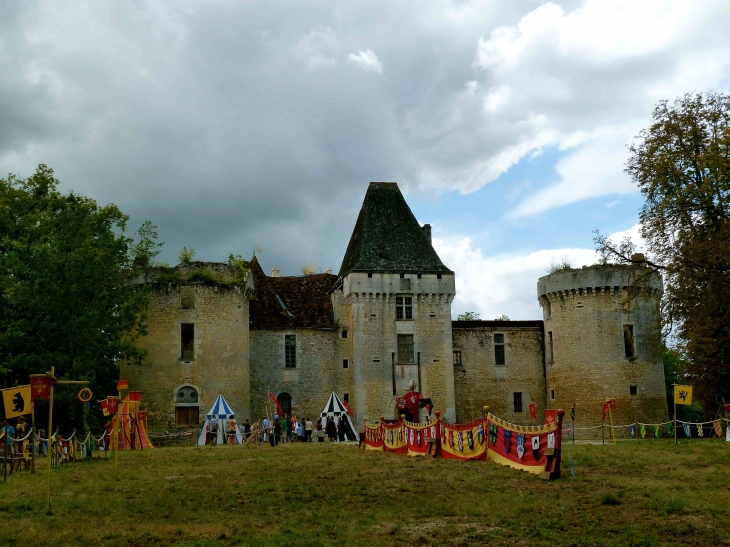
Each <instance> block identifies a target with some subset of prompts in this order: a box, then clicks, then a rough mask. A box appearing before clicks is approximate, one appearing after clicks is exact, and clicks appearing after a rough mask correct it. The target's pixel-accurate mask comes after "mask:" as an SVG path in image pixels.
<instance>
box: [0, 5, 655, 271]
mask: <svg viewBox="0 0 730 547" xmlns="http://www.w3.org/2000/svg"><path fill="white" fill-rule="evenodd" d="M540 4H541V2H529V3H527V4H524V3H521V4H519V5H517V3H514V2H494V3H487V2H477V1H475V2H464V1H457V0H453V1H448V0H442V1H437V2H429V3H422V2H405V3H404V2H399V3H392V2H385V1H384V0H381V1H375V2H363V3H361V4H360V5H358V6H355V5H354V3H346V4H339V5H336V6H335V5H330V4H326V3H310V2H296V1H292V2H287V3H286V4H281V5H272V4H266V3H259V4H257V5H254V4H252V3H240V2H227V1H219V2H213V3H200V2H191V1H175V2H172V1H169V2H164V1H152V0H150V1H147V2H144V1H141V2H138V3H134V4H129V3H125V4H118V3H109V4H100V3H91V2H89V3H86V4H84V3H78V2H76V3H68V4H62V3H60V2H55V1H41V2H25V3H19V2H16V3H3V4H2V5H0V68H1V69H2V74H3V78H2V79H0V128H2V131H0V172H16V173H19V174H21V175H24V176H25V175H28V174H30V173H32V171H33V169H34V167H35V165H37V164H38V163H47V164H49V165H50V166H52V167H53V168H54V169H55V170H56V173H57V175H58V177H59V178H60V179H61V181H62V183H63V188H65V189H67V190H68V189H74V190H76V191H79V192H83V193H85V194H87V195H90V196H92V197H94V198H95V199H97V200H98V201H100V202H104V203H106V202H114V203H117V204H118V205H119V206H120V207H121V208H122V210H124V211H125V212H127V213H129V214H130V215H131V217H132V219H131V226H132V227H136V226H138V225H139V224H141V222H142V221H143V220H145V219H151V220H152V221H153V222H154V223H155V224H157V225H158V227H159V232H160V235H161V238H162V239H163V240H165V241H166V242H167V245H166V248H165V251H164V255H163V258H164V259H166V260H168V261H170V262H173V261H175V259H176V257H177V253H178V252H179V250H180V249H181V248H182V246H183V245H185V246H188V247H191V246H192V247H193V248H195V249H196V251H197V256H198V257H199V258H201V259H206V260H224V259H225V257H226V256H227V255H228V253H229V252H234V253H239V252H240V253H241V254H243V255H245V256H247V255H250V253H251V252H252V250H253V249H254V248H257V247H263V249H264V251H263V253H261V255H260V257H261V260H262V261H263V262H264V265H265V266H266V267H273V266H274V265H277V266H279V267H281V268H282V270H283V271H284V272H291V273H296V272H298V271H300V270H301V267H302V266H303V265H304V264H316V265H317V266H318V267H319V268H320V269H326V268H327V267H330V266H331V267H333V268H334V269H335V270H336V269H337V267H338V266H339V263H340V260H341V258H342V254H343V253H344V250H345V246H346V244H347V241H348V238H349V235H350V231H351V230H352V227H353V224H354V222H355V218H356V216H357V211H358V209H359V207H360V204H361V201H362V198H363V196H364V192H365V189H366V186H367V183H368V182H369V181H372V180H391V181H392V180H395V181H398V182H400V183H401V184H402V186H403V187H404V188H405V189H407V190H408V191H410V192H422V193H429V192H434V191H441V190H448V189H454V188H459V189H461V190H463V191H468V190H473V189H475V188H478V187H480V186H481V185H483V184H485V183H486V182H488V181H490V180H493V179H494V178H495V177H496V176H497V175H498V174H499V173H500V172H502V171H504V170H505V169H506V168H508V167H509V166H510V165H512V164H513V163H514V162H515V161H517V159H519V158H520V157H522V156H523V155H525V154H527V153H529V152H530V151H534V150H537V149H539V148H540V146H550V145H555V143H557V142H559V141H560V138H556V137H555V136H554V135H552V134H551V133H550V131H553V132H556V131H557V132H559V133H560V134H561V135H565V134H570V133H571V131H577V130H584V131H590V130H592V129H594V126H593V125H591V124H585V123H582V122H581V121H580V120H585V119H587V118H590V117H591V116H593V115H594V114H595V112H596V111H597V110H600V109H601V104H602V103H610V106H609V108H608V110H606V111H605V112H604V115H605V116H607V117H610V116H613V115H617V114H616V113H618V112H620V111H621V108H622V104H621V103H620V102H616V101H614V102H611V101H610V100H609V99H611V97H606V96H605V94H606V93H609V94H611V93H614V94H615V93H616V92H617V90H620V88H618V87H616V86H614V87H612V88H611V90H610V91H605V90H603V87H602V86H601V85H600V83H599V82H594V83H592V84H591V83H590V82H589V83H587V84H586V85H585V86H582V87H581V86H577V87H576V86H573V87H572V88H571V89H572V90H573V91H574V92H576V90H577V92H579V93H588V94H590V96H591V99H590V100H588V99H585V98H584V99H585V100H576V101H572V102H570V101H566V100H565V99H564V98H561V97H560V96H559V91H560V89H561V86H560V85H554V86H552V87H551V86H550V85H548V84H549V83H550V82H548V79H547V76H550V75H551V74H552V76H551V77H552V78H554V79H555V80H556V81H557V82H561V81H568V82H574V81H575V80H576V78H578V77H577V76H575V74H571V73H570V71H569V70H568V68H569V67H568V66H567V65H565V64H564V63H560V62H559V59H558V58H557V57H556V56H555V55H554V54H551V53H550V52H546V51H543V49H544V48H543V46H544V44H543V43H542V42H541V41H540V40H537V39H536V40H533V41H532V42H530V44H529V45H530V47H531V49H529V48H528V49H529V52H531V54H530V55H529V56H526V57H525V59H528V60H529V62H528V61H525V62H524V64H523V65H519V66H517V68H515V69H514V70H511V71H506V72H505V71H502V72H500V71H499V70H496V69H495V66H497V67H499V66H502V65H499V64H497V65H494V64H491V65H490V64H489V62H482V61H483V60H481V57H480V54H481V49H480V48H481V44H482V43H483V42H484V41H488V40H489V39H490V37H493V34H492V33H493V31H494V30H495V29H496V28H498V27H500V26H506V27H508V28H510V27H515V25H518V24H519V23H520V21H521V20H522V18H523V17H524V16H525V15H526V14H527V13H528V12H530V11H531V10H533V9H534V8H537V7H538V6H540ZM561 5H562V6H563V9H564V11H565V12H566V13H568V12H570V10H571V9H573V8H575V6H576V5H578V3H577V2H564V3H562V4H561ZM480 39H483V40H482V42H480ZM366 52H372V53H373V54H372V55H370V54H369V53H367V54H366V55H361V54H363V53H366ZM352 55H355V57H356V58H357V59H358V61H352V60H351V59H352V57H351V56H352ZM657 55H659V54H657ZM576 59H578V60H580V57H576ZM661 59H662V57H660V56H658V57H656V59H655V61H653V62H658V61H660V60H661ZM475 60H476V61H475ZM376 61H377V62H376ZM589 61H590V59H589V60H588V61H586V62H589ZM576 62H578V61H576ZM378 63H382V65H379V64H378ZM535 63H536V64H537V65H536V64H535ZM535 66H542V68H541V70H540V71H534V73H535V74H536V78H538V79H537V80H536V81H533V80H532V79H531V72H530V71H531V70H533V68H534V67H535ZM591 66H594V70H593V72H592V73H591V74H592V75H593V76H594V77H595V76H596V74H597V72H596V70H598V69H595V65H591ZM613 66H614V67H616V66H618V68H617V69H616V70H620V71H621V74H623V75H624V76H623V79H620V78H618V77H617V75H615V74H612V73H611V70H613V69H612V68H611V65H606V64H602V65H601V68H600V70H602V71H604V74H603V76H601V77H602V78H604V79H618V80H620V81H621V82H623V84H621V85H624V86H625V87H624V90H625V92H626V93H628V92H629V91H630V89H631V78H630V77H626V72H627V71H629V72H631V71H632V70H634V71H640V72H641V73H642V74H644V75H645V73H646V70H647V66H648V65H647V64H646V63H644V64H640V65H636V66H633V68H632V65H631V61H630V60H627V61H625V62H624V63H623V64H620V65H613ZM381 67H382V68H381ZM363 68H371V70H363ZM376 68H380V70H381V71H380V72H378V70H376ZM540 78H542V79H540ZM578 79H579V78H578ZM599 79H600V78H599ZM470 82H471V83H470ZM501 85H507V86H508V87H509V89H512V90H514V89H518V90H523V91H524V90H529V92H528V91H524V93H522V94H521V95H520V100H519V101H518V102H517V103H516V104H517V107H516V108H511V109H510V108H507V109H503V110H500V109H499V107H500V105H499V102H500V101H504V100H509V98H507V99H505V98H504V97H502V98H500V95H499V94H498V93H497V94H496V95H494V97H493V102H492V103H490V104H491V106H490V107H488V108H487V106H485V105H486V104H487V103H485V101H487V97H488V96H489V95H490V94H492V93H493V92H494V91H495V89H499V86H501ZM571 85H572V84H571ZM548 92H550V93H554V94H556V93H557V94H558V95H550V94H549V93H548ZM601 93H604V95H601ZM511 97H512V99H514V97H515V95H514V94H513V95H511ZM551 97H552V98H551ZM494 101H496V102H494ZM632 104H634V103H632ZM634 106H635V105H634ZM641 107H642V108H643V107H644V105H643V103H642V104H641ZM489 108H493V110H494V112H491V113H490V112H489ZM546 112H547V113H548V114H549V115H550V116H551V117H552V118H551V119H558V120H560V121H559V122H557V125H556V124H555V123H553V124H547V125H546V126H545V127H546V129H545V128H543V129H545V131H543V132H541V127H542V126H541V125H540V124H541V123H542V122H541V121H540V118H539V115H541V114H544V113H546ZM528 114H534V116H533V117H532V118H530V116H529V115H528ZM535 116H537V117H535ZM536 120H537V121H536ZM576 120H578V121H576ZM546 131H547V133H546ZM541 139H542V140H541ZM574 163H575V162H574ZM577 163H578V164H580V162H577ZM570 165H572V164H570ZM570 165H568V167H570ZM568 167H566V170H568V171H569V169H568ZM574 170H575V169H574ZM530 191H531V190H530V189H527V190H525V193H529V192H530ZM527 199H529V197H528V198H527ZM424 220H428V219H424Z"/></svg>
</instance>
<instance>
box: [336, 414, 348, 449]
mask: <svg viewBox="0 0 730 547" xmlns="http://www.w3.org/2000/svg"><path fill="white" fill-rule="evenodd" d="M346 431H347V429H346V428H345V420H343V419H342V416H340V419H339V420H338V421H337V437H338V440H339V441H340V442H341V443H344V442H345V433H346Z"/></svg>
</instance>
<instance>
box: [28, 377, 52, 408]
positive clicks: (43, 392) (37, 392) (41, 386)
mask: <svg viewBox="0 0 730 547" xmlns="http://www.w3.org/2000/svg"><path fill="white" fill-rule="evenodd" d="M50 387H51V379H50V378H49V377H48V375H47V374H31V375H30V392H31V398H32V399H33V401H35V400H36V399H37V398H38V397H41V398H42V399H43V400H44V401H47V400H48V394H49V392H50Z"/></svg>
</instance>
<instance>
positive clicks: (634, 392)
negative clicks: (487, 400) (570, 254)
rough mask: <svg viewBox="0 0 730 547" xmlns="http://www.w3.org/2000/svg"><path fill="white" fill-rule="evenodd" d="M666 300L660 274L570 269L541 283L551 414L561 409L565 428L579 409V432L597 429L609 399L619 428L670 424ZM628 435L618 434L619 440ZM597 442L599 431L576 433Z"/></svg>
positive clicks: (615, 267)
mask: <svg viewBox="0 0 730 547" xmlns="http://www.w3.org/2000/svg"><path fill="white" fill-rule="evenodd" d="M661 292H662V282H661V278H660V276H659V275H658V274H650V273H649V272H648V271H642V269H641V268H638V269H637V268H631V267H627V266H619V265H595V266H586V267H583V268H580V269H572V268H570V269H565V270H561V271H558V272H555V273H552V274H550V275H546V276H544V277H541V278H540V279H539V280H538V282H537V295H538V299H539V301H540V306H541V307H542V311H543V318H544V321H545V376H546V381H547V382H546V383H547V403H548V407H549V408H564V409H565V410H566V413H567V416H566V421H567V420H568V419H569V417H570V409H571V408H573V405H575V425H576V427H587V426H593V425H598V424H600V423H601V418H602V414H603V402H604V401H605V400H606V398H608V397H611V398H613V399H615V400H616V409H615V410H612V414H613V423H614V424H615V425H624V424H631V423H634V422H643V423H660V422H667V421H668V419H669V416H668V408H667V397H666V389H665V385H664V367H663V364H662V358H661V351H660V350H659V347H660V346H659V328H660V325H659V299H660V297H661ZM608 423H609V419H608V416H607V417H606V421H605V424H606V425H608ZM568 424H570V422H569V421H568ZM628 433H629V430H628V428H621V429H617V430H616V434H617V436H622V437H625V436H628ZM600 435H601V430H600V429H595V430H587V431H586V430H584V431H581V430H578V432H577V436H578V438H581V437H582V438H585V437H587V436H592V437H595V436H600ZM609 435H610V433H609V432H608V430H606V436H609Z"/></svg>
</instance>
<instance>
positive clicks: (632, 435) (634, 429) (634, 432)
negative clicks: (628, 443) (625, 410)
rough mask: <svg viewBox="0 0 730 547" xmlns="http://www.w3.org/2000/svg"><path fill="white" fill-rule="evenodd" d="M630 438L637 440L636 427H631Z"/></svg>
mask: <svg viewBox="0 0 730 547" xmlns="http://www.w3.org/2000/svg"><path fill="white" fill-rule="evenodd" d="M629 436H630V437H631V438H632V439H635V438H636V426H635V425H632V426H629Z"/></svg>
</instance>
